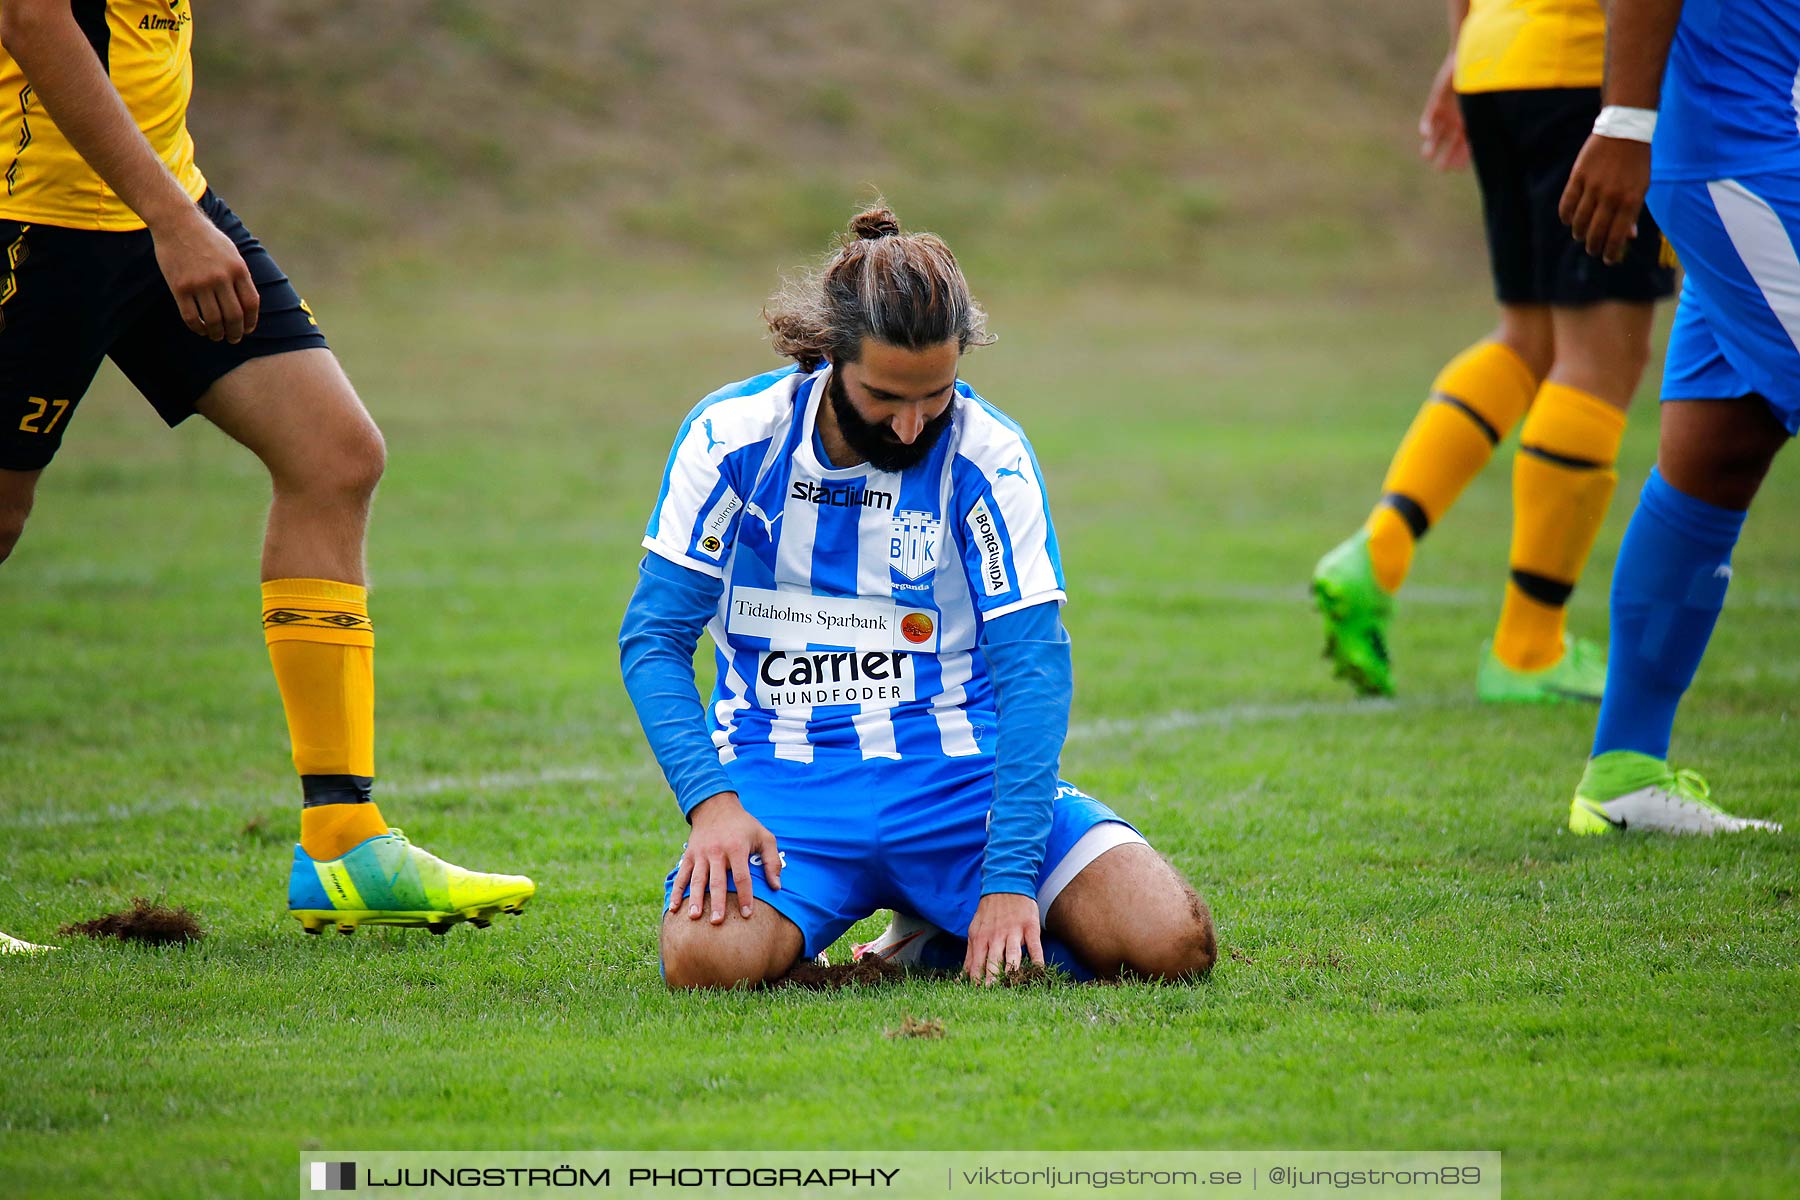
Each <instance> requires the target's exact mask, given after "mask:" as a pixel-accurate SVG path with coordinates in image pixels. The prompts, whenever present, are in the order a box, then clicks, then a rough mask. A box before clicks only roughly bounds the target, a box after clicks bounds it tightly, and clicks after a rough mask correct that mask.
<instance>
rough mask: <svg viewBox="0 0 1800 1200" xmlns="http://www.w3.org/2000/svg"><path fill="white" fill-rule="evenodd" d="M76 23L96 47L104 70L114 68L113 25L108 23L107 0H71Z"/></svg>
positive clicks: (95, 51)
mask: <svg viewBox="0 0 1800 1200" xmlns="http://www.w3.org/2000/svg"><path fill="white" fill-rule="evenodd" d="M71 7H72V8H73V9H74V13H75V24H77V25H79V26H80V27H81V32H82V35H83V36H84V37H86V38H87V40H88V45H90V46H92V47H93V48H94V53H95V55H97V56H98V57H99V59H100V69H101V70H102V71H109V72H110V71H111V70H112V27H111V26H110V25H108V24H107V23H106V0H71Z"/></svg>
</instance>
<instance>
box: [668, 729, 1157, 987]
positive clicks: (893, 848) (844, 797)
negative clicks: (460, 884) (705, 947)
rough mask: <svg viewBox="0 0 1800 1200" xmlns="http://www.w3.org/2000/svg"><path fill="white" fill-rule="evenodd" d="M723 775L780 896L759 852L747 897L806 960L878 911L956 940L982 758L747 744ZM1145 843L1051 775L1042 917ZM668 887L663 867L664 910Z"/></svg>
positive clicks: (978, 815)
mask: <svg viewBox="0 0 1800 1200" xmlns="http://www.w3.org/2000/svg"><path fill="white" fill-rule="evenodd" d="M726 771H727V773H728V774H730V776H731V780H732V783H733V785H734V786H735V787H736V788H737V791H738V796H739V798H740V799H741V800H742V801H743V803H744V808H745V809H746V810H748V811H749V813H750V814H751V815H752V816H754V817H755V818H756V819H757V820H758V821H761V822H762V823H763V825H764V826H765V827H766V828H767V829H768V830H769V832H770V833H773V834H774V835H775V841H776V843H777V845H778V847H779V849H780V854H781V859H782V867H781V890H780V891H779V892H778V891H775V890H774V889H773V888H771V887H769V884H768V880H767V878H766V877H765V875H764V872H763V865H762V859H761V856H760V855H756V856H752V858H751V860H750V874H751V879H752V890H753V891H754V892H755V894H756V899H757V901H758V902H759V903H766V904H768V905H770V906H771V907H773V908H774V909H775V910H776V911H777V912H779V913H780V914H781V915H782V916H784V917H786V918H787V919H788V920H790V921H792V922H793V923H794V924H795V925H797V926H798V927H799V929H800V932H801V933H802V934H803V935H804V936H805V939H806V953H807V955H808V956H809V957H810V956H812V955H815V954H817V953H819V952H820V951H821V950H823V949H825V948H826V947H827V946H829V945H831V943H833V942H834V941H836V940H837V939H838V938H840V937H842V936H843V934H844V932H845V931H846V930H847V929H849V928H850V926H851V925H853V924H855V923H856V922H857V921H859V920H861V919H862V918H864V917H867V916H869V915H871V914H873V913H874V912H876V911H878V910H880V909H884V908H892V909H898V910H900V911H901V912H906V913H911V914H913V915H914V916H919V917H923V918H924V919H925V920H927V921H930V922H931V923H932V924H933V925H936V926H937V927H938V928H940V929H946V930H949V931H950V932H951V933H954V934H956V935H957V936H958V937H961V936H963V935H964V934H966V933H967V932H968V929H969V921H970V919H971V918H972V917H973V916H974V915H975V906H976V905H977V904H978V903H980V901H981V885H982V879H981V868H982V858H983V855H984V852H985V851H986V849H987V828H988V826H987V822H988V808H989V806H990V805H992V803H993V798H994V759H993V756H992V755H989V754H986V753H982V754H971V755H968V756H965V757H960V758H950V757H945V758H938V759H930V758H908V759H882V758H876V759H865V758H863V757H862V755H861V754H860V753H856V752H848V753H845V752H828V751H827V752H820V753H818V754H817V755H816V756H815V757H814V759H813V761H812V762H809V763H803V762H791V761H786V760H782V759H777V758H775V757H774V756H773V754H771V753H768V752H767V751H761V752H756V751H753V752H751V753H749V754H746V755H742V756H740V757H739V758H737V759H736V760H735V761H733V762H731V763H729V764H727V766H726ZM1102 827H1105V828H1104V830H1103V831H1102ZM1090 833H1093V834H1095V836H1094V837H1088V835H1089V834H1090ZM1143 840H1144V839H1143V838H1142V836H1140V835H1139V834H1138V832H1137V831H1136V830H1135V829H1133V828H1132V827H1131V826H1130V825H1129V824H1127V823H1126V822H1125V821H1124V819H1123V818H1121V817H1120V816H1119V815H1118V814H1117V813H1115V812H1113V810H1112V809H1110V808H1108V807H1107V806H1106V805H1105V804H1103V803H1101V802H1100V801H1098V800H1096V799H1094V798H1093V797H1092V796H1089V795H1087V794H1086V793H1084V792H1082V791H1081V790H1080V789H1079V788H1077V787H1075V786H1073V785H1072V784H1069V783H1066V782H1064V781H1061V780H1058V781H1057V791H1056V798H1055V802H1054V804H1053V806H1052V809H1051V819H1050V828H1049V830H1048V831H1047V832H1046V835H1045V839H1044V861H1043V865H1042V867H1041V868H1040V870H1039V872H1038V878H1037V901H1038V905H1039V911H1040V914H1041V915H1042V916H1048V915H1049V912H1050V907H1051V905H1053V904H1055V903H1056V898H1057V896H1059V895H1060V894H1061V893H1062V889H1063V888H1064V887H1065V886H1067V884H1068V882H1069V880H1070V879H1072V878H1073V877H1074V876H1075V875H1076V874H1078V873H1079V872H1080V870H1081V869H1082V868H1083V867H1085V866H1086V865H1087V864H1088V863H1089V862H1091V861H1092V860H1093V859H1094V858H1095V857H1098V855H1099V854H1101V853H1103V852H1104V851H1105V850H1107V849H1110V848H1112V847H1113V846H1116V845H1121V844H1125V843H1129V842H1141V841H1143ZM674 882H675V872H674V871H673V870H671V871H670V872H669V874H668V876H667V878H665V879H664V880H663V907H664V908H665V909H666V908H667V907H668V903H669V899H670V895H669V893H670V889H671V888H672V887H673V885H674ZM731 886H732V888H733V890H735V888H736V881H735V880H732V881H731ZM683 894H684V895H686V894H687V893H685V892H684V893H683Z"/></svg>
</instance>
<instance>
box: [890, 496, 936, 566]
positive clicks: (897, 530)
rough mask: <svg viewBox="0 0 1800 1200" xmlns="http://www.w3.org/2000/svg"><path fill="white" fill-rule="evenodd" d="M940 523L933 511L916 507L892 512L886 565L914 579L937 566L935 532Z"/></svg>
mask: <svg viewBox="0 0 1800 1200" xmlns="http://www.w3.org/2000/svg"><path fill="white" fill-rule="evenodd" d="M943 527H944V523H943V522H942V521H940V520H939V519H938V517H937V515H936V514H935V513H928V512H921V511H920V510H918V509H916V508H903V509H901V510H900V511H899V512H897V513H895V514H894V526H893V537H892V540H890V541H889V542H888V566H890V567H892V568H894V570H896V571H898V572H899V573H900V574H902V575H904V576H905V577H906V578H908V579H910V580H912V581H913V582H915V583H916V582H918V581H919V580H921V579H923V578H925V576H927V575H929V574H931V573H932V572H933V571H935V570H937V549H938V534H939V533H940V532H941V531H942V530H943Z"/></svg>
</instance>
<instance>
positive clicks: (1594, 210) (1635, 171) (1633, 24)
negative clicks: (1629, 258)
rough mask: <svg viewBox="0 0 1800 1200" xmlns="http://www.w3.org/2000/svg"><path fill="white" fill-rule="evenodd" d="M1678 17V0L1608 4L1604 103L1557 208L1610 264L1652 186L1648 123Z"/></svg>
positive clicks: (1658, 100) (1633, 226)
mask: <svg viewBox="0 0 1800 1200" xmlns="http://www.w3.org/2000/svg"><path fill="white" fill-rule="evenodd" d="M1680 22H1681V0H1612V3H1611V5H1610V6H1609V7H1608V8H1607V14H1606V84H1605V87H1604V88H1603V89H1602V94H1601V102H1602V104H1603V105H1604V108H1603V109H1602V111H1601V114H1600V120H1599V121H1597V122H1595V130H1594V133H1593V134H1591V135H1590V136H1589V137H1588V140H1587V144H1586V145H1584V146H1583V147H1582V148H1581V155H1580V157H1578V158H1577V159H1576V160H1575V169H1574V170H1572V171H1570V172H1569V183H1568V186H1567V187H1565V188H1564V189H1563V194H1562V202H1561V204H1560V205H1559V206H1558V208H1557V215H1559V216H1560V217H1562V220H1563V224H1565V225H1567V226H1568V227H1569V229H1570V231H1571V232H1573V233H1574V235H1575V240H1576V241H1578V242H1584V243H1586V244H1587V252H1588V253H1589V254H1592V255H1594V256H1596V257H1598V258H1602V259H1604V260H1605V261H1606V262H1608V263H1616V262H1618V261H1619V260H1620V259H1621V258H1623V257H1624V256H1625V243H1626V242H1629V241H1630V240H1631V238H1632V237H1633V236H1634V235H1635V234H1636V233H1637V219H1638V213H1639V212H1641V211H1642V210H1643V207H1644V194H1645V193H1646V192H1648V191H1649V190H1650V132H1649V128H1654V124H1655V113H1656V109H1657V107H1658V106H1659V104H1660V103H1661V100H1662V77H1663V68H1664V67H1665V66H1667V65H1668V61H1669V47H1670V46H1671V45H1672V44H1673V43H1674V41H1675V27H1676V26H1677V25H1679V24H1680ZM1646 113H1647V114H1650V115H1649V117H1648V118H1644V117H1643V116H1642V114H1646ZM1645 126H1648V127H1649V128H1645ZM1604 130H1611V131H1612V135H1609V134H1608V133H1607V132H1603V131H1604Z"/></svg>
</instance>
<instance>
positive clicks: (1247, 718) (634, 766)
mask: <svg viewBox="0 0 1800 1200" xmlns="http://www.w3.org/2000/svg"><path fill="white" fill-rule="evenodd" d="M1401 707H1405V708H1409V709H1414V708H1441V707H1443V702H1442V701H1433V700H1430V699H1423V700H1421V699H1413V700H1409V701H1407V702H1406V704H1405V705H1404V706H1402V705H1400V704H1397V703H1395V702H1394V701H1392V700H1332V701H1325V700H1319V701H1303V702H1300V703H1295V704H1227V705H1223V706H1221V707H1219V708H1202V709H1173V710H1170V711H1168V712H1161V713H1153V714H1150V715H1148V716H1143V717H1120V718H1112V719H1101V720H1093V721H1077V722H1075V723H1074V724H1073V725H1071V726H1070V727H1069V740H1070V741H1096V740H1104V739H1112V740H1115V741H1116V740H1120V739H1125V738H1139V737H1158V736H1164V735H1167V734H1170V733H1178V732H1180V731H1181V730H1184V729H1202V728H1222V727H1227V726H1231V725H1238V724H1255V723H1274V724H1279V723H1284V722H1291V721H1304V720H1308V719H1311V718H1314V717H1323V716H1375V715H1379V714H1383V713H1392V712H1394V711H1396V710H1398V709H1400V708H1401ZM658 778H660V772H659V771H658V770H657V767H656V764H655V763H654V762H652V761H651V760H650V759H649V757H648V755H646V756H645V757H644V758H643V759H641V760H638V761H636V762H631V763H622V764H611V765H603V764H599V763H576V764H572V765H568V766H554V767H539V768H536V769H534V770H529V771H496V772H491V773H486V774H478V775H427V776H425V777H423V778H420V779H399V780H395V781H394V782H392V783H382V784H380V785H379V792H380V794H381V795H382V796H395V797H406V796H437V795H442V794H443V793H446V792H480V793H485V794H489V795H492V794H494V793H497V792H521V791H530V790H532V789H533V788H540V787H553V786H557V785H560V784H569V783H588V784H604V785H620V784H639V783H648V782H651V781H653V780H656V779H658ZM252 799H253V800H254V802H255V803H256V804H259V805H267V804H282V803H287V802H290V801H291V800H292V797H291V796H288V795H281V796H271V795H267V794H265V795H262V796H257V797H246V796H244V795H243V794H242V793H234V794H233V795H232V796H231V797H221V796H219V795H217V794H210V795H199V794H190V795H185V796H172V797H169V798H167V799H162V800H149V801H141V802H139V803H136V804H109V805H107V806H106V807H105V808H102V809H98V810H95V809H87V810H76V811H71V810H67V809H54V808H52V809H37V810H31V811H24V812H13V813H7V814H5V815H3V816H0V829H52V828H58V827H63V826H70V825H99V824H107V823H113V822H117V821H122V820H126V819H128V818H132V817H145V816H157V815H161V814H165V813H171V812H180V811H190V812H191V811H198V810H200V809H203V808H207V807H209V806H211V805H215V804H220V803H230V802H232V801H233V800H235V801H237V802H240V803H241V802H243V801H245V800H252Z"/></svg>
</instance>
